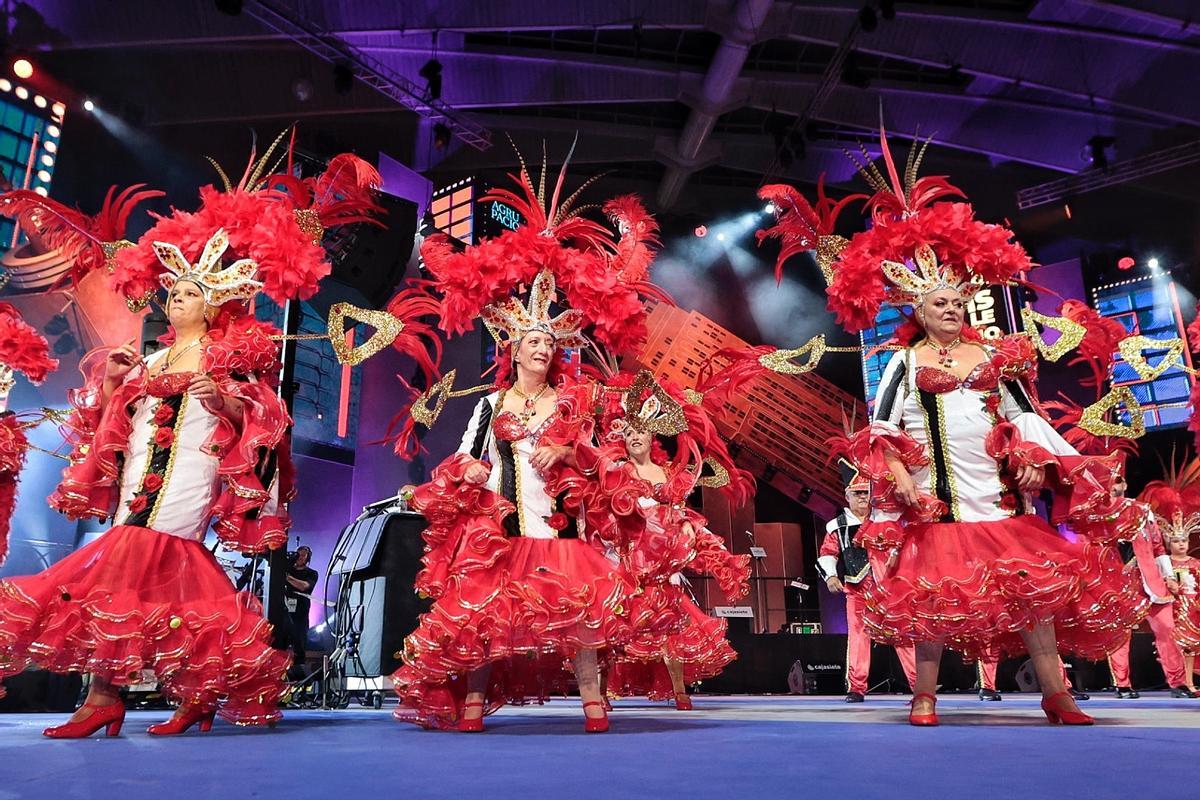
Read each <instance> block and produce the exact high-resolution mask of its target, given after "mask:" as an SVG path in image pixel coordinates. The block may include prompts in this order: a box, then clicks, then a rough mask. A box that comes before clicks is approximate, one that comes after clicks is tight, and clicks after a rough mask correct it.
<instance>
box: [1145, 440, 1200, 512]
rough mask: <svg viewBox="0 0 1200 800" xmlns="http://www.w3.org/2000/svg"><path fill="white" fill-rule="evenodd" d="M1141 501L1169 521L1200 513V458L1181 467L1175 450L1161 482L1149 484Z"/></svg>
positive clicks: (1166, 465)
mask: <svg viewBox="0 0 1200 800" xmlns="http://www.w3.org/2000/svg"><path fill="white" fill-rule="evenodd" d="M1138 499H1139V500H1141V501H1142V502H1144V503H1149V504H1150V507H1151V508H1153V509H1154V513H1155V514H1158V515H1159V516H1161V517H1167V518H1168V519H1169V518H1171V517H1172V516H1174V515H1176V514H1179V515H1181V516H1182V517H1187V516H1190V515H1192V514H1195V513H1197V512H1200V459H1196V458H1192V459H1190V460H1189V461H1186V462H1184V463H1183V464H1179V463H1178V462H1176V460H1175V453H1174V451H1172V453H1171V461H1170V463H1169V464H1165V465H1164V474H1163V478H1162V480H1157V481H1150V482H1149V483H1147V484H1146V487H1145V488H1144V489H1142V492H1141V494H1139V495H1138Z"/></svg>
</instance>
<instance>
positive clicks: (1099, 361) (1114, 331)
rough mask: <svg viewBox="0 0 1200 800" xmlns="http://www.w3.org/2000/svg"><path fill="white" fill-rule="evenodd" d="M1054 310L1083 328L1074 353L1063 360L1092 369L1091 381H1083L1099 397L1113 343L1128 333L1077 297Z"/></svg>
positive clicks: (1112, 352)
mask: <svg viewBox="0 0 1200 800" xmlns="http://www.w3.org/2000/svg"><path fill="white" fill-rule="evenodd" d="M1058 313H1059V314H1060V315H1062V316H1063V317H1066V318H1067V319H1069V320H1072V321H1074V322H1077V323H1079V324H1080V325H1082V326H1083V327H1084V329H1085V330H1086V331H1087V332H1086V333H1085V334H1084V335H1083V339H1082V341H1080V342H1079V345H1078V346H1077V347H1076V348H1075V352H1076V353H1077V355H1076V356H1074V357H1073V358H1072V359H1071V360H1070V361H1068V362H1067V363H1068V364H1070V365H1072V366H1075V365H1079V364H1084V365H1086V366H1087V367H1088V368H1089V369H1090V370H1091V371H1092V379H1091V382H1090V383H1086V382H1085V385H1090V386H1095V387H1096V390H1097V397H1099V392H1100V390H1101V387H1103V385H1104V380H1105V378H1106V377H1107V376H1108V370H1109V368H1110V367H1111V366H1112V363H1113V358H1114V356H1115V354H1116V352H1117V345H1118V344H1119V343H1120V341H1121V340H1122V339H1124V338H1125V337H1126V336H1127V335H1128V334H1127V333H1126V331H1125V327H1124V326H1123V325H1122V324H1121V323H1119V322H1117V321H1116V320H1114V319H1109V318H1108V317H1104V316H1101V314H1100V312H1099V311H1097V310H1096V309H1094V308H1092V307H1091V306H1088V305H1087V304H1086V303H1083V302H1082V301H1079V300H1065V301H1063V304H1062V305H1060V306H1059V307H1058Z"/></svg>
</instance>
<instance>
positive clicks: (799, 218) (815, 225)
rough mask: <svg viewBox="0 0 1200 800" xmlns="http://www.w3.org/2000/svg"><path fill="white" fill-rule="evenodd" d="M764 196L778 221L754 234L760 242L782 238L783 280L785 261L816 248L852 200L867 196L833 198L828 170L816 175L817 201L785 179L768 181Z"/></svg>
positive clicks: (779, 272)
mask: <svg viewBox="0 0 1200 800" xmlns="http://www.w3.org/2000/svg"><path fill="white" fill-rule="evenodd" d="M758 196H759V198H760V199H762V200H766V201H768V202H770V203H771V204H772V205H773V206H774V207H775V219H776V222H775V224H774V225H772V226H771V227H769V228H766V229H764V230H760V231H757V232H756V233H755V234H754V235H755V238H756V239H757V241H758V243H759V244H760V245H761V244H762V242H763V240H764V239H779V241H780V245H781V247H780V250H779V255H778V256H777V257H776V259H775V282H776V283H779V282H780V281H782V280H783V265H784V263H785V262H786V261H788V260H789V259H791V257H792V256H794V255H796V254H797V253H803V252H806V251H808V250H813V249H815V248H816V247H817V245H818V244H819V242H820V238H821V237H822V236H829V235H831V234H832V233H833V231H834V226H835V225H836V224H837V218H838V216H839V215H840V214H841V213H842V211H843V210H845V208H846V207H847V206H848V205H850V204H851V203H854V202H858V201H860V200H865V199H867V196H866V195H865V194H851V195H847V196H846V197H843V198H842V199H841V200H838V201H834V200H833V199H832V198H830V197H829V196H828V195H826V194H825V174H824V173H821V177H820V178H818V179H817V202H816V203H815V204H813V203H809V202H808V200H807V199H806V198H805V197H804V195H802V194H800V192H798V191H796V189H794V188H792V187H791V186H788V185H787V184H782V183H772V184H768V185H766V186H764V187H762V188H761V189H759V190H758Z"/></svg>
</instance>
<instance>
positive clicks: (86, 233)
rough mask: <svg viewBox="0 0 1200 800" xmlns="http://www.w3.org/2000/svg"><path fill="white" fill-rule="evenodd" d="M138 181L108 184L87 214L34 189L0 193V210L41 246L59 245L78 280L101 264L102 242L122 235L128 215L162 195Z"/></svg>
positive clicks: (102, 263)
mask: <svg viewBox="0 0 1200 800" xmlns="http://www.w3.org/2000/svg"><path fill="white" fill-rule="evenodd" d="M144 186H145V184H142V183H138V184H134V185H133V186H129V187H127V188H126V189H124V190H122V191H121V192H120V193H119V194H118V193H117V187H115V186H113V187H110V188H109V190H108V193H107V195H106V196H105V198H104V203H103V205H102V206H101V208H100V211H99V212H98V213H97V214H96V215H95V216H88V215H87V214H85V213H84V212H82V211H80V210H79V209H76V208H71V207H69V206H66V205H63V204H62V203H59V202H57V201H54V200H51V199H50V198H48V197H42V196H41V195H40V194H38V193H37V192H33V191H29V190H26V189H14V190H12V191H10V192H5V193H4V194H3V195H0V214H3V215H5V216H7V217H10V218H12V219H15V220H17V222H18V224H19V225H20V227H21V229H22V230H23V231H25V233H26V235H27V236H29V238H30V240H31V241H33V242H34V243H35V244H36V245H37V246H38V247H39V248H41V249H44V250H47V251H48V250H54V249H59V250H60V251H61V253H62V257H63V258H64V259H68V260H70V261H72V262H73V266H72V270H71V275H72V278H73V279H74V280H75V281H76V282H78V281H79V280H81V279H82V278H83V276H85V275H87V274H88V273H89V272H91V271H92V270H95V269H99V268H100V267H103V266H104V259H105V254H104V244H105V243H106V242H115V241H118V240H119V239H122V238H124V236H125V228H126V226H127V224H128V222H129V216H130V214H132V213H133V211H134V209H135V208H136V207H137V206H138V205H140V204H141V203H144V202H145V201H147V200H151V199H153V198H156V197H162V196H163V193H162V192H160V191H158V190H155V189H145V188H143V187H144Z"/></svg>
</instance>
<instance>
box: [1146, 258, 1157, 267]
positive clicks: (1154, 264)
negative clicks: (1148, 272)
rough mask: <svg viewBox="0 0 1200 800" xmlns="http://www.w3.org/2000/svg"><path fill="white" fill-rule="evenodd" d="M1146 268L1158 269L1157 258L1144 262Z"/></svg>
mask: <svg viewBox="0 0 1200 800" xmlns="http://www.w3.org/2000/svg"><path fill="white" fill-rule="evenodd" d="M1146 266H1147V267H1149V268H1150V269H1158V259H1157V258H1152V259H1150V260H1149V261H1147V262H1146Z"/></svg>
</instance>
